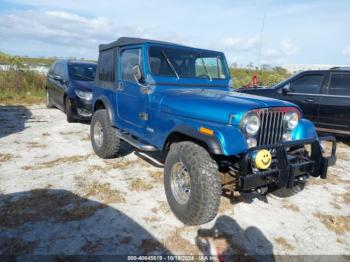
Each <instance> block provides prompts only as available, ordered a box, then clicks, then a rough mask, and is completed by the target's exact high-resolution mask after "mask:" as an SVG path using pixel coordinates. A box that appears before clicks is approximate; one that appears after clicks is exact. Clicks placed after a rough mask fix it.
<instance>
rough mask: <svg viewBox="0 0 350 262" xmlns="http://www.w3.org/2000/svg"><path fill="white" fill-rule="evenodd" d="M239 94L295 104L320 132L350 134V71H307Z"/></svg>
mask: <svg viewBox="0 0 350 262" xmlns="http://www.w3.org/2000/svg"><path fill="white" fill-rule="evenodd" d="M238 91H240V92H244V93H249V94H254V95H261V96H267V97H273V98H277V99H282V100H287V101H290V102H293V103H295V104H297V105H298V106H299V107H300V108H301V109H302V110H303V112H304V115H305V117H306V118H308V119H310V120H312V121H313V122H314V123H315V125H316V126H317V129H318V130H319V131H324V132H330V133H339V134H346V135H350V68H341V67H335V68H332V69H330V70H317V71H305V72H302V73H299V74H296V75H294V76H292V77H291V78H289V79H287V80H285V81H283V82H281V83H279V84H277V85H275V86H272V87H271V88H267V89H255V88H250V89H245V88H241V89H239V90H238Z"/></svg>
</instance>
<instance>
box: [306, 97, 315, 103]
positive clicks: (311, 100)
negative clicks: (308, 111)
mask: <svg viewBox="0 0 350 262" xmlns="http://www.w3.org/2000/svg"><path fill="white" fill-rule="evenodd" d="M305 102H308V103H313V102H315V100H314V99H312V98H305Z"/></svg>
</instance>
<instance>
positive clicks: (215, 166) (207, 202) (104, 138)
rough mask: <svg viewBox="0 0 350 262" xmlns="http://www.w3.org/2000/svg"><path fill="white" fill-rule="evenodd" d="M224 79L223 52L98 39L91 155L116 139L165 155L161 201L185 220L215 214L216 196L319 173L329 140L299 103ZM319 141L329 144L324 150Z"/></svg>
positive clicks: (275, 189) (284, 188)
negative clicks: (244, 90) (239, 89)
mask: <svg viewBox="0 0 350 262" xmlns="http://www.w3.org/2000/svg"><path fill="white" fill-rule="evenodd" d="M230 79H231V77H230V72H229V69H228V66H227V62H226V59H225V56H224V54H223V53H221V52H216V51H209V50H203V49H197V48H191V47H186V46H182V45H177V44H173V43H167V42H160V41H153V40H145V39H137V38H125V37H123V38H119V39H118V40H117V41H115V42H112V43H110V44H106V45H100V48H99V61H98V66H97V73H96V79H95V84H96V86H97V87H96V88H95V89H94V90H93V117H92V122H91V131H90V132H91V142H92V146H93V149H94V151H95V153H96V154H97V155H98V156H100V157H101V158H113V157H117V156H118V151H119V149H120V140H124V141H126V142H128V143H129V144H131V145H132V146H134V147H135V148H137V149H138V150H142V151H163V152H165V153H166V160H165V167H164V186H165V192H166V196H167V199H168V203H169V205H170V208H171V209H172V211H173V212H174V214H175V215H176V216H177V217H178V218H179V219H180V220H181V221H182V222H183V223H185V224H188V225H195V224H202V223H205V222H208V221H210V220H212V219H213V218H214V217H215V216H216V214H217V211H218V208H219V203H220V197H221V195H222V194H223V193H225V194H226V193H230V194H231V193H232V192H234V191H240V192H242V191H243V192H250V191H256V192H258V193H261V194H263V193H266V192H271V193H273V194H275V195H278V196H281V197H287V196H291V195H293V194H295V193H297V192H299V191H301V190H302V189H303V187H304V185H305V182H306V180H307V178H308V177H309V176H313V177H321V178H323V179H325V178H326V176H327V169H328V166H330V165H334V164H335V161H336V158H335V150H336V143H335V140H334V138H333V137H323V138H319V137H317V134H316V131H315V127H314V125H313V124H312V123H311V122H310V121H308V120H306V119H304V118H302V112H301V111H300V109H299V108H298V107H297V106H296V105H294V104H292V103H289V102H285V101H280V100H276V99H272V98H263V97H258V96H253V95H247V94H241V93H236V92H234V91H233V90H232V88H231V87H230V84H231V83H230V81H231V80H230ZM323 140H327V141H331V142H332V150H331V153H330V154H328V155H327V156H326V155H325V154H324V152H323V148H322V146H321V144H322V143H321V141H323ZM305 145H309V146H307V147H305ZM306 148H310V149H309V152H308V151H307V150H306Z"/></svg>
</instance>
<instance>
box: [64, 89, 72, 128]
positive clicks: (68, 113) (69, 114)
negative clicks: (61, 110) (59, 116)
mask: <svg viewBox="0 0 350 262" xmlns="http://www.w3.org/2000/svg"><path fill="white" fill-rule="evenodd" d="M64 107H65V112H66V116H67V122H68V123H73V122H74V121H75V119H74V117H73V114H72V106H71V103H70V100H69V97H68V96H66V98H65V102H64Z"/></svg>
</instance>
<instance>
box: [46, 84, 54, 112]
mask: <svg viewBox="0 0 350 262" xmlns="http://www.w3.org/2000/svg"><path fill="white" fill-rule="evenodd" d="M46 107H47V108H53V105H52V102H51V98H50V93H49V90H48V89H47V88H46Z"/></svg>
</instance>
